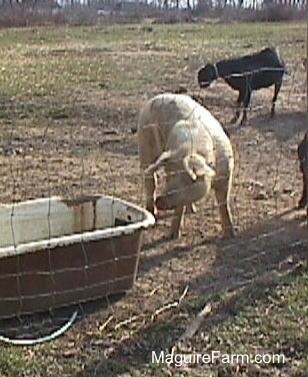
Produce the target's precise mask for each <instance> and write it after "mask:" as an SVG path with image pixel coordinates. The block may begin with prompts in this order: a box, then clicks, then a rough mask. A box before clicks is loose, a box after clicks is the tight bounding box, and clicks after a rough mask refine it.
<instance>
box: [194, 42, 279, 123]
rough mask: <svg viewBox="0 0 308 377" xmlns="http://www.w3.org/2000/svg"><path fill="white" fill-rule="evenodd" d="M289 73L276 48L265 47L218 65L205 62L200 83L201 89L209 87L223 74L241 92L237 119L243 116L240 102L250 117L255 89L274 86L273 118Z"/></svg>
mask: <svg viewBox="0 0 308 377" xmlns="http://www.w3.org/2000/svg"><path fill="white" fill-rule="evenodd" d="M285 72H286V67H285V64H284V62H283V60H282V59H281V58H280V56H279V54H278V52H277V50H276V49H275V48H265V49H263V50H261V51H259V52H257V53H254V54H252V55H246V56H243V57H240V58H235V59H228V60H221V61H219V62H217V63H216V64H206V65H205V66H204V67H203V68H201V69H200V70H199V72H198V83H199V85H200V87H201V88H206V87H208V86H209V85H210V84H211V83H212V82H213V81H214V80H216V79H218V78H219V77H221V78H222V79H224V80H225V81H226V83H227V84H228V85H229V86H231V88H232V89H235V90H238V91H239V96H238V99H237V111H236V119H237V120H238V119H239V118H240V111H239V108H240V105H241V104H243V107H244V109H243V118H242V120H241V123H244V122H245V121H246V119H247V108H248V106H249V103H250V99H251V93H252V91H253V90H257V89H261V88H267V87H269V86H271V85H275V92H274V97H273V100H272V109H271V117H273V116H274V113H275V102H276V99H277V96H278V93H279V90H280V87H281V84H282V77H283V75H284V73H285Z"/></svg>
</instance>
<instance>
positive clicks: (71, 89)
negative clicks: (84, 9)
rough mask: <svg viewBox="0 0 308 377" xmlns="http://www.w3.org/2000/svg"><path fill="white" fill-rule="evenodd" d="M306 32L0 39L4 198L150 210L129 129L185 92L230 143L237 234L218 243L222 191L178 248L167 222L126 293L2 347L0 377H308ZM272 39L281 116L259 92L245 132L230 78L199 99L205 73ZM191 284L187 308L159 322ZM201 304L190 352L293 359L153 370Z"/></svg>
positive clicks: (157, 29) (289, 27)
mask: <svg viewBox="0 0 308 377" xmlns="http://www.w3.org/2000/svg"><path fill="white" fill-rule="evenodd" d="M305 36H306V30H305V25H304V24H301V23H288V24H283V23H281V24H266V23H264V24H258V23H253V24H228V25H224V24H183V25H148V24H142V25H120V26H119V25H114V26H97V27H78V28H77V27H75V28H73V27H71V28H65V27H57V28H54V27H46V28H45V27H44V28H28V29H9V30H5V29H3V30H0V51H1V62H0V70H1V75H0V168H1V178H2V179H1V181H0V186H1V195H0V201H1V202H11V201H15V200H21V199H28V198H34V197H38V196H49V195H58V194H60V195H63V196H65V197H70V198H71V197H72V196H76V195H78V194H80V193H86V194H91V193H97V192H102V193H107V194H113V195H116V196H119V197H121V198H124V199H129V200H131V201H133V202H135V203H137V204H141V203H142V195H143V192H142V188H141V187H142V185H141V181H140V174H139V165H138V149H137V140H136V135H135V134H134V133H133V132H132V129H134V128H135V127H136V122H137V116H138V111H139V109H140V107H141V105H142V103H143V102H144V101H145V100H146V99H147V98H150V97H151V96H152V95H154V94H157V93H160V92H163V91H167V90H168V91H174V90H177V89H178V87H179V85H180V84H181V85H184V86H185V87H187V88H188V89H189V91H191V92H194V93H197V94H198V95H199V96H202V98H203V99H204V103H205V105H206V106H207V107H208V108H209V110H210V111H211V112H212V113H213V114H215V116H216V117H217V118H218V119H219V120H220V121H221V122H222V123H223V125H224V126H225V127H226V129H228V130H229V133H230V135H231V141H232V144H233V147H234V150H235V157H236V172H235V180H234V187H233V199H232V209H233V214H234V220H235V223H236V227H237V237H236V238H235V239H234V240H232V241H230V240H223V239H221V238H220V222H219V217H218V214H217V208H216V204H215V201H214V200H213V198H210V199H209V200H207V201H203V202H202V203H201V204H200V205H199V209H198V213H197V214H195V215H192V216H188V217H187V218H186V221H185V230H184V235H183V237H182V239H181V240H179V241H176V242H168V241H163V240H162V237H163V236H164V235H165V234H166V232H167V229H166V228H167V227H168V226H169V222H168V221H167V220H165V221H159V222H158V224H157V226H156V227H155V228H154V229H151V230H150V231H149V232H147V234H146V236H145V243H144V248H143V251H142V255H141V260H140V268H139V273H138V279H137V282H136V285H135V287H134V289H133V290H132V291H131V292H129V293H127V295H126V296H125V297H123V298H121V299H120V300H118V301H116V302H114V303H113V304H112V305H109V306H108V307H107V308H105V307H104V306H103V304H102V305H98V307H100V309H97V310H95V311H93V312H92V313H88V314H85V315H84V318H83V319H82V320H80V321H78V322H77V323H76V324H75V325H74V326H73V328H72V329H71V330H70V331H69V332H67V333H66V334H65V335H64V336H62V337H61V338H59V339H58V340H56V341H54V342H52V343H48V344H44V345H40V346H35V347H32V348H18V347H9V346H2V347H1V349H0V375H1V376H9V377H15V376H29V377H30V376H31V377H32V376H44V377H46V376H57V375H61V376H76V377H77V376H78V377H86V376H87V377H90V376H91V377H92V376H106V377H108V376H122V377H129V376H132V377H139V376H144V377H145V376H155V377H166V376H175V377H183V376H192V377H194V376H209V377H211V376H219V377H222V376H226V377H227V376H247V377H255V376H261V377H262V376H285V377H306V376H307V375H308V356H307V355H308V267H307V239H308V237H307V228H306V227H305V218H304V213H303V212H298V211H295V210H294V206H295V205H296V203H297V201H298V199H299V196H300V191H301V180H300V175H299V172H298V162H297V157H296V147H297V143H298V140H299V139H300V138H301V136H302V134H303V130H304V129H305V127H306V113H305V110H306V105H305V101H306V97H305V88H306V86H305V85H306V84H305V72H304V69H303V66H302V63H301V62H302V58H303V57H304V56H305V45H306V40H305ZM269 45H271V46H277V47H279V50H280V53H281V55H282V56H283V58H284V60H285V62H286V64H287V67H288V70H289V75H288V77H287V78H286V81H285V82H284V84H283V87H282V91H281V93H280V96H279V99H278V101H277V107H276V108H277V116H276V118H275V119H274V120H270V119H269V110H270V100H271V97H272V95H273V90H272V89H266V90H263V91H260V92H258V93H256V94H255V95H254V98H253V108H252V111H251V112H250V114H249V122H248V125H247V127H242V128H238V129H234V128H232V127H231V126H230V124H229V121H230V119H231V118H232V115H233V112H234V103H235V100H236V94H235V93H234V92H232V91H231V90H230V89H229V88H227V87H226V85H225V84H224V83H223V82H222V81H219V82H218V83H217V84H216V85H215V86H213V88H211V89H209V90H207V91H202V92H201V91H200V90H199V89H198V87H197V84H196V71H197V69H198V68H199V67H200V66H201V65H202V64H204V63H205V62H207V61H215V60H218V59H220V58H226V57H229V56H234V55H240V54H244V53H248V52H252V51H256V50H258V49H260V48H262V47H265V46H269ZM186 286H188V287H189V289H188V292H187V295H185V297H184V298H183V300H182V301H181V305H179V306H177V307H174V306H173V307H172V306H171V307H170V308H169V309H168V306H167V308H166V310H163V311H162V312H161V313H159V310H160V309H161V308H164V307H165V306H166V305H168V304H169V303H172V302H174V301H176V300H178V299H179V297H180V296H181V294H182V292H183V290H184V288H185V287H186ZM206 304H210V305H211V311H210V313H209V314H208V316H207V318H206V320H205V321H204V324H203V325H202V327H201V328H200V331H199V332H198V333H197V334H196V335H195V336H194V337H193V338H192V339H191V340H190V341H189V342H185V344H182V345H181V352H183V353H189V352H192V351H195V352H201V353H202V352H204V353H205V352H210V351H211V350H220V351H221V352H222V353H223V352H228V353H241V352H242V353H249V354H256V353H262V352H270V353H280V352H282V353H284V354H285V356H286V363H285V364H283V365H278V364H275V363H271V364H262V365H258V366H256V365H246V364H245V365H241V366H239V367H237V366H236V365H222V364H221V363H217V364H216V365H190V366H189V367H188V368H187V367H185V368H173V367H168V366H166V365H154V364H152V363H151V350H156V351H158V352H159V351H160V350H170V348H171V347H172V346H173V345H174V343H175V342H176V341H177V339H178V338H179V336H180V335H181V334H182V333H183V332H184V331H185V328H186V327H187V325H188V324H189V323H190V321H191V320H192V319H193V318H194V317H195V316H196V315H197V313H198V312H199V311H200V310H201V309H202V308H203V307H204V305H206ZM157 310H158V312H157ZM86 312H87V310H86ZM153 313H158V314H157V315H154V317H153ZM110 316H112V319H111V320H110V322H109V323H108V325H106V326H104V324H105V323H106V321H107V319H108V318H110ZM127 319H131V321H130V322H129V323H127V324H123V325H122V326H117V324H119V323H121V322H122V321H125V320H127Z"/></svg>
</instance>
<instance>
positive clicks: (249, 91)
mask: <svg viewBox="0 0 308 377" xmlns="http://www.w3.org/2000/svg"><path fill="white" fill-rule="evenodd" d="M250 100H251V90H250V89H249V88H247V91H246V95H245V98H244V101H243V106H244V109H243V117H242V119H241V122H240V125H243V124H245V123H246V121H247V110H248V106H249V104H250Z"/></svg>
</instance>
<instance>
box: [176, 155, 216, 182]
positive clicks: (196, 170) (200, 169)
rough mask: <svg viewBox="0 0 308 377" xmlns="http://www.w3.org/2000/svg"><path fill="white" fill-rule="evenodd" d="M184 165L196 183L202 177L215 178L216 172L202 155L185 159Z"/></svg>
mask: <svg viewBox="0 0 308 377" xmlns="http://www.w3.org/2000/svg"><path fill="white" fill-rule="evenodd" d="M183 164H184V168H185V170H186V171H187V173H188V174H189V175H190V177H191V179H192V180H193V181H196V180H197V178H198V177H202V176H207V177H209V178H213V177H214V176H215V174H216V173H215V170H214V169H213V168H211V167H210V166H209V165H208V164H207V163H206V161H205V158H204V157H203V156H201V155H200V154H193V155H190V156H186V157H184V159H183Z"/></svg>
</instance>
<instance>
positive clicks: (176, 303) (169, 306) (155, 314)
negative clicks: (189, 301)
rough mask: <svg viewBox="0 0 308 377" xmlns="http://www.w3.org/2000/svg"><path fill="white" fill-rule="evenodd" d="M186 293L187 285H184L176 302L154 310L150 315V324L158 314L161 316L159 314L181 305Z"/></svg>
mask: <svg viewBox="0 0 308 377" xmlns="http://www.w3.org/2000/svg"><path fill="white" fill-rule="evenodd" d="M187 292H188V285H186V287H185V289H184V291H183V293H182V294H181V296H180V297H179V299H178V300H176V301H173V302H171V303H170V304H166V305H164V306H162V307H161V308H158V309H156V310H155V312H154V313H153V314H152V315H151V322H153V321H154V320H155V318H156V317H157V316H158V315H159V314H161V313H163V312H165V311H167V310H169V309H172V308H176V307H177V306H179V305H180V304H181V302H182V301H183V299H184V297H185V296H186V294H187Z"/></svg>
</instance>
